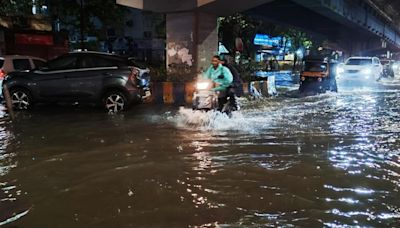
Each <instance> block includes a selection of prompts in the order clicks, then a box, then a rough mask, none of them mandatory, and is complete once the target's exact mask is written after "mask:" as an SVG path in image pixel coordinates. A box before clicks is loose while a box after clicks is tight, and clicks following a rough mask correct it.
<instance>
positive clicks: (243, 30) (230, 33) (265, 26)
mask: <svg viewBox="0 0 400 228" xmlns="http://www.w3.org/2000/svg"><path fill="white" fill-rule="evenodd" d="M218 23H219V37H220V38H221V40H222V42H223V44H224V45H225V46H226V47H227V48H228V49H230V50H233V49H234V47H235V38H236V37H240V38H242V40H243V42H244V46H245V47H244V48H245V53H244V54H245V55H246V56H252V54H254V51H256V50H255V47H254V45H253V40H254V37H255V35H256V34H257V33H263V34H268V35H271V36H282V37H285V38H286V40H290V41H291V43H292V47H291V51H292V52H295V51H296V50H298V49H299V48H304V49H308V48H310V47H311V46H312V44H313V42H312V41H311V40H312V37H311V36H309V35H308V34H307V33H305V32H303V31H301V30H298V29H294V28H288V27H284V26H280V25H277V24H271V23H266V22H264V21H261V20H257V19H254V18H251V17H249V16H246V15H243V14H235V15H232V16H228V17H221V18H219V20H218Z"/></svg>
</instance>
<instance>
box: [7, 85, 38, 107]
mask: <svg viewBox="0 0 400 228" xmlns="http://www.w3.org/2000/svg"><path fill="white" fill-rule="evenodd" d="M10 97H11V102H12V105H13V108H14V109H16V110H28V109H30V108H32V106H33V99H32V95H31V93H30V92H29V91H28V90H26V89H23V88H14V89H11V90H10Z"/></svg>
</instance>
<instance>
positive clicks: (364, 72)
mask: <svg viewBox="0 0 400 228" xmlns="http://www.w3.org/2000/svg"><path fill="white" fill-rule="evenodd" d="M361 73H362V74H364V75H369V74H371V73H372V70H371V69H370V68H365V69H363V70H361Z"/></svg>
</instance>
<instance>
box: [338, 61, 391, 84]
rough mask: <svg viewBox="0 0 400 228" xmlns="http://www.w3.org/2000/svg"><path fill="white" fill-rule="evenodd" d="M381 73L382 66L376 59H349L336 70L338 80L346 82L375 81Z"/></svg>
mask: <svg viewBox="0 0 400 228" xmlns="http://www.w3.org/2000/svg"><path fill="white" fill-rule="evenodd" d="M382 73H383V66H382V64H381V62H380V60H379V59H378V58H377V57H350V58H348V59H347V60H346V61H345V62H344V63H343V64H339V66H338V68H337V75H338V78H339V79H340V80H347V81H360V80H362V81H365V80H369V81H376V80H378V79H379V78H380V77H381V76H382Z"/></svg>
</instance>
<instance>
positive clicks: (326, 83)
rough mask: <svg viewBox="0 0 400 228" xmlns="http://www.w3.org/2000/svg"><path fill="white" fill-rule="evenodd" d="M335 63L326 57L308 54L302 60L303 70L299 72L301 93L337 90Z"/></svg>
mask: <svg viewBox="0 0 400 228" xmlns="http://www.w3.org/2000/svg"><path fill="white" fill-rule="evenodd" d="M336 65H337V64H336V63H334V62H331V61H330V60H329V58H327V57H318V56H308V57H305V58H304V60H303V70H302V71H301V73H300V88H299V91H300V92H301V93H306V92H316V93H324V92H326V91H332V92H337V85H336V75H335V74H336V73H335V72H336Z"/></svg>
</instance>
